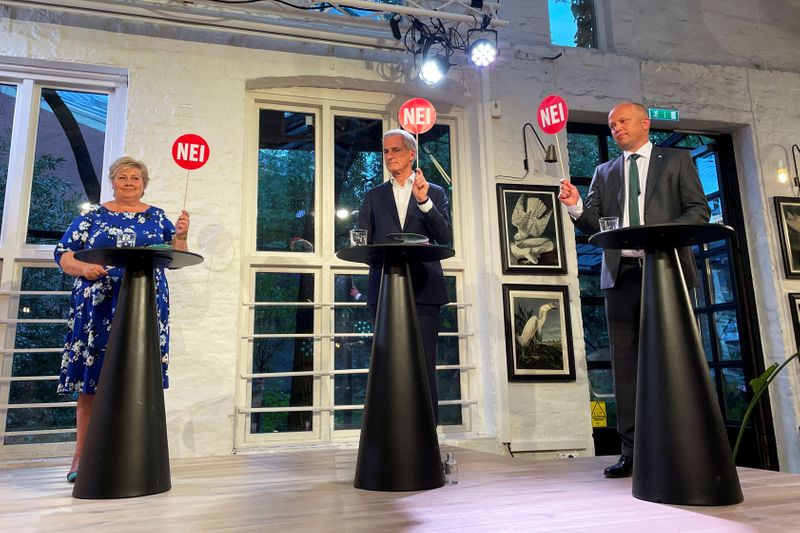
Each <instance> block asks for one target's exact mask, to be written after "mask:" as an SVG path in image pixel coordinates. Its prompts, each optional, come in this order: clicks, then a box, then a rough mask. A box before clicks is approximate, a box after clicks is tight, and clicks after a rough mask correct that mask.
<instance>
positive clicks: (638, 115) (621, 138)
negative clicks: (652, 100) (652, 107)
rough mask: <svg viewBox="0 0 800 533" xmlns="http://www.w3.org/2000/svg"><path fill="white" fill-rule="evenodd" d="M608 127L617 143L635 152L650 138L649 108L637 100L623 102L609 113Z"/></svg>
mask: <svg viewBox="0 0 800 533" xmlns="http://www.w3.org/2000/svg"><path fill="white" fill-rule="evenodd" d="M608 127H609V129H610V130H611V136H612V137H614V140H615V141H616V142H617V145H618V146H619V147H620V148H621V149H622V150H625V151H627V152H635V151H636V150H638V149H639V148H641V147H642V146H644V145H645V144H646V143H647V141H649V140H650V118H649V117H648V114H647V108H645V107H644V106H643V105H641V104H637V103H636V102H623V103H621V104H619V105H617V106H615V107H614V109H612V110H611V112H610V113H609V114H608Z"/></svg>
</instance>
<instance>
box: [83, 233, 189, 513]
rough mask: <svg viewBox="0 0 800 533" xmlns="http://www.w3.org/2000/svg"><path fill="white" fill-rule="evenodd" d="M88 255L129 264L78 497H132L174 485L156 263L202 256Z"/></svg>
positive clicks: (150, 252)
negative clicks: (159, 333) (171, 476)
mask: <svg viewBox="0 0 800 533" xmlns="http://www.w3.org/2000/svg"><path fill="white" fill-rule="evenodd" d="M76 258H78V259H79V260H81V261H85V262H92V263H99V264H113V265H118V266H124V267H125V275H124V278H123V281H122V286H121V287H120V292H119V298H118V300H117V307H116V311H115V314H114V320H113V322H112V324H111V332H110V334H109V340H108V345H107V347H106V354H105V358H104V361H103V369H102V371H101V374H100V380H99V382H98V387H97V393H96V394H95V400H94V405H93V408H92V416H91V418H90V420H89V428H88V431H87V438H86V442H85V444H84V447H83V450H82V452H81V463H80V470H79V472H78V479H77V480H76V482H75V488H74V489H73V491H72V495H73V496H74V497H76V498H128V497H133V496H144V495H147V494H158V493H160V492H165V491H168V490H169V489H170V488H171V486H172V483H171V480H170V468H169V449H168V446H167V423H166V418H165V414H164V390H163V388H162V377H161V351H160V349H159V335H158V321H157V315H156V291H155V281H154V278H153V268H154V266H170V267H174V268H177V267H180V266H188V265H191V264H197V263H199V262H200V261H202V257H200V256H199V255H197V254H191V253H189V252H179V251H175V250H163V249H140V248H129V249H113V250H102V249H93V250H86V251H83V252H78V254H76Z"/></svg>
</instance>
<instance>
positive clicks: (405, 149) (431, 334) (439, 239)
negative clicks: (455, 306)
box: [358, 129, 452, 420]
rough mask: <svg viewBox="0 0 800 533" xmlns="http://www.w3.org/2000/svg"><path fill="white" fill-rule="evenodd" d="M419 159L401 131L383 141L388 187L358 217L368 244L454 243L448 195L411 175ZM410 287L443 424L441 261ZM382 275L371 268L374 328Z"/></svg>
mask: <svg viewBox="0 0 800 533" xmlns="http://www.w3.org/2000/svg"><path fill="white" fill-rule="evenodd" d="M416 155H417V142H416V141H415V140H414V137H413V136H412V135H411V134H410V133H408V132H406V131H404V130H400V129H396V130H389V131H387V132H386V133H385V134H384V135H383V162H384V164H385V165H386V169H387V170H388V171H389V173H390V174H391V175H392V177H391V178H390V179H389V181H386V182H384V183H382V184H381V185H378V186H377V187H375V188H373V189H371V190H370V191H368V192H367V194H366V196H365V197H364V203H363V204H362V205H361V209H360V210H359V213H358V227H359V228H365V229H367V231H368V235H367V241H368V242H369V243H371V244H372V243H374V244H379V243H386V242H393V241H390V240H389V239H388V238H387V237H386V235H388V234H390V233H418V234H420V235H424V236H426V237H428V239H429V240H430V242H431V243H435V244H447V243H449V242H450V240H451V239H452V230H451V228H450V213H449V208H448V201H447V195H446V194H445V192H444V189H442V188H441V187H439V186H438V185H436V184H433V183H428V182H427V181H426V180H425V176H424V175H423V173H422V170H420V169H419V168H418V169H417V170H416V171H415V170H412V168H411V165H412V163H413V162H414V159H415V158H416ZM411 282H412V284H413V285H414V299H415V302H416V304H417V315H418V316H419V327H420V333H421V335H422V345H423V348H424V351H425V363H426V367H427V371H428V382H429V383H430V390H431V400H432V403H433V410H434V416H435V418H434V419H435V420H438V418H439V406H438V401H439V395H438V392H437V387H436V343H437V339H438V337H439V309H440V307H441V306H442V305H444V304H446V303H447V286H446V285H445V282H444V274H443V273H442V265H441V263H440V262H439V261H432V262H429V263H419V264H414V265H412V266H411ZM380 283H381V269H380V268H375V267H370V269H369V285H368V289H369V290H368V292H367V295H368V296H367V304H368V305H369V308H370V311H371V313H372V322H373V324H374V323H375V312H376V309H377V304H378V290H379V288H380Z"/></svg>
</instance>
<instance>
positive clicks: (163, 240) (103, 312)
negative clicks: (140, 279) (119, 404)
mask: <svg viewBox="0 0 800 533" xmlns="http://www.w3.org/2000/svg"><path fill="white" fill-rule="evenodd" d="M120 233H133V234H134V235H136V246H152V245H156V244H171V243H172V238H173V236H174V235H175V226H174V225H173V224H172V222H170V221H169V220H168V219H167V217H166V215H165V214H164V211H163V210H161V209H159V208H157V207H152V206H151V207H149V208H148V209H147V210H146V211H143V212H140V213H136V212H115V211H109V210H108V209H106V208H105V207H103V206H99V205H98V206H93V207H92V208H91V209H90V210H89V211H88V212H86V213H84V214H82V215H80V216H78V217H77V218H75V220H73V221H72V224H70V227H69V228H68V229H67V231H66V232H65V233H64V236H63V237H62V238H61V241H60V242H59V243H58V244H57V245H56V249H55V253H54V255H55V260H56V263H58V264H59V265H60V264H61V256H62V255H63V254H64V253H65V252H70V251H71V252H77V251H79V250H87V249H91V248H113V247H115V246H116V245H117V235H119V234H120ZM105 269H106V270H107V271H108V276H103V277H101V278H99V279H97V280H95V281H89V280H88V279H86V278H84V277H82V276H77V277H76V278H75V284H74V286H73V289H72V301H71V304H72V305H71V307H70V311H69V317H68V319H67V335H66V341H65V343H64V354H63V356H62V359H61V373H60V376H59V383H58V392H59V393H60V394H70V393H73V392H81V393H88V394H94V393H95V391H96V390H97V381H98V379H99V377H100V369H101V368H102V365H103V356H104V355H105V352H106V345H107V344H108V334H109V332H110V331H111V320H112V318H114V310H115V309H116V304H117V297H118V295H119V288H120V286H121V285H122V277H123V274H124V272H125V270H124V269H123V268H120V267H109V266H107V267H105ZM155 285H156V308H157V314H158V333H159V343H160V345H161V366H162V376H163V384H164V388H165V389H166V388H167V387H169V376H168V375H167V366H168V363H169V288H168V287H167V278H166V276H165V275H164V269H161V268H157V269H156V271H155Z"/></svg>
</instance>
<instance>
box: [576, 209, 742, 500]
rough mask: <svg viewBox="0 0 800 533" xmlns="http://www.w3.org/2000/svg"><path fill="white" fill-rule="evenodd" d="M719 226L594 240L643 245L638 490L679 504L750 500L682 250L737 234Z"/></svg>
mask: <svg viewBox="0 0 800 533" xmlns="http://www.w3.org/2000/svg"><path fill="white" fill-rule="evenodd" d="M734 235H735V234H734V233H733V230H732V229H731V228H729V227H727V226H721V225H718V224H657V225H650V226H638V227H633V228H623V229H618V230H612V231H607V232H603V233H599V234H596V235H594V236H592V237H591V238H590V240H589V242H590V243H592V244H594V245H596V246H600V247H603V248H610V249H644V250H645V263H644V271H643V274H642V276H643V277H642V311H641V313H642V314H641V320H640V329H639V370H638V379H637V385H636V425H635V435H634V460H633V464H634V470H633V495H634V496H635V497H636V498H640V499H643V500H648V501H653V502H659V503H670V504H677V505H730V504H734V503H739V502H741V501H743V499H744V496H743V495H742V489H741V486H740V484H739V477H738V475H737V473H736V466H735V464H734V461H733V454H732V453H731V446H730V443H729V442H728V437H727V435H726V433H725V425H724V422H723V420H722V414H721V412H720V409H719V404H718V403H717V398H716V394H715V393H714V387H713V385H712V384H711V379H710V376H709V373H708V365H707V363H706V359H705V352H704V351H703V346H702V344H701V342H700V334H699V332H698V329H697V324H696V322H695V318H694V312H693V311H692V305H691V301H690V300H689V293H688V290H687V289H686V281H685V278H684V276H683V272H682V271H681V264H680V260H679V258H678V252H677V248H679V247H683V246H689V245H694V244H702V243H705V242H712V241H716V240H722V239H725V238H729V237H733V236H734Z"/></svg>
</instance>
